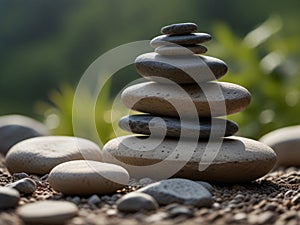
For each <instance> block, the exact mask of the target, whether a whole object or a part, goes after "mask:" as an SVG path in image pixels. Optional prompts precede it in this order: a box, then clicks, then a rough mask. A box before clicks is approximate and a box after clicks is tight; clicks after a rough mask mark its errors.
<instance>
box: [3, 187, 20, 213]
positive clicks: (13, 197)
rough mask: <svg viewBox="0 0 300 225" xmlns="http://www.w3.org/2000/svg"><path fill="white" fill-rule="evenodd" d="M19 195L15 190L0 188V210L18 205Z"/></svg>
mask: <svg viewBox="0 0 300 225" xmlns="http://www.w3.org/2000/svg"><path fill="white" fill-rule="evenodd" d="M19 199H20V194H19V192H18V191H17V190H15V189H13V188H8V187H0V210H1V209H8V208H12V207H15V206H17V205H18V202H19Z"/></svg>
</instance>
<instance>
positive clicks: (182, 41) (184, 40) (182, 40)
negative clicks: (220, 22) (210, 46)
mask: <svg viewBox="0 0 300 225" xmlns="http://www.w3.org/2000/svg"><path fill="white" fill-rule="evenodd" d="M210 40H211V36H210V34H207V33H193V34H184V35H171V36H170V35H160V36H157V37H155V38H153V39H152V40H151V41H150V45H151V46H152V47H153V48H156V47H158V46H162V45H168V44H170V43H175V44H178V45H194V44H201V43H204V42H207V41H210Z"/></svg>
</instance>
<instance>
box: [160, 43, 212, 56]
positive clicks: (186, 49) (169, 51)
mask: <svg viewBox="0 0 300 225" xmlns="http://www.w3.org/2000/svg"><path fill="white" fill-rule="evenodd" d="M154 51H155V52H156V53H158V54H160V55H193V54H203V53H205V52H207V48H206V47H205V46H203V45H189V46H179V45H177V46H176V45H174V46H173V45H163V46H159V47H157V48H155V50H154Z"/></svg>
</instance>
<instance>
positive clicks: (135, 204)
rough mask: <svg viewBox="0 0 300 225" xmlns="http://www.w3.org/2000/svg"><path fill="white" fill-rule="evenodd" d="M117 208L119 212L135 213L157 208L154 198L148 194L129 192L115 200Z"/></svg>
mask: <svg viewBox="0 0 300 225" xmlns="http://www.w3.org/2000/svg"><path fill="white" fill-rule="evenodd" d="M116 204H117V208H118V210H119V211H121V212H130V213H135V212H139V211H152V210H156V209H158V204H157V202H156V200H155V199H154V198H153V197H151V196H150V195H148V194H145V193H138V192H131V193H129V194H126V195H124V196H123V197H122V198H120V199H119V200H118V201H117V203H116Z"/></svg>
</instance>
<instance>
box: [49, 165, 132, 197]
mask: <svg viewBox="0 0 300 225" xmlns="http://www.w3.org/2000/svg"><path fill="white" fill-rule="evenodd" d="M48 181H49V183H50V185H51V187H52V188H53V189H54V190H56V191H58V192H62V193H64V194H71V195H89V194H107V193H113V192H115V191H116V190H118V189H121V188H123V187H124V186H125V185H127V184H128V182H129V174H128V172H127V171H126V170H125V169H124V168H122V167H121V166H118V165H114V164H109V163H102V162H97V161H90V160H76V161H70V162H65V163H62V164H60V165H58V166H56V167H55V168H54V169H53V170H52V171H51V172H50V174H49V178H48Z"/></svg>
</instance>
